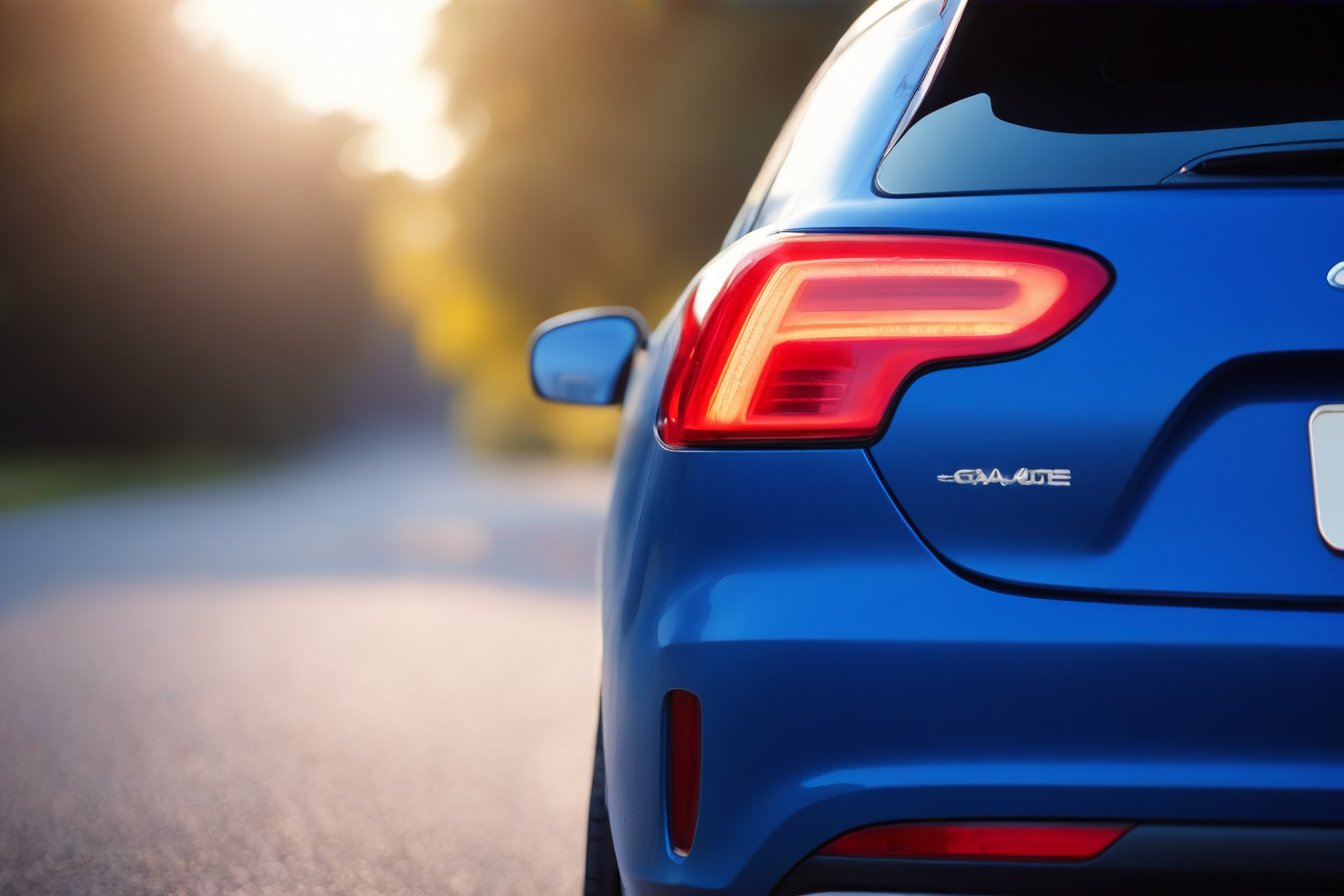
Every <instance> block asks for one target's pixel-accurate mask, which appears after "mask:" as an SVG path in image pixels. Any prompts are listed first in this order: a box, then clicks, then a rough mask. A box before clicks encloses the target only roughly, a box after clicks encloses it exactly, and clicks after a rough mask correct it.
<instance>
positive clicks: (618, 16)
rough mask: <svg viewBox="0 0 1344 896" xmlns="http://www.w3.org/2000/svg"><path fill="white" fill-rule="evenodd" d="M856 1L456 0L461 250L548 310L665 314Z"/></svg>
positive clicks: (450, 61)
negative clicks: (462, 147) (623, 308)
mask: <svg viewBox="0 0 1344 896" xmlns="http://www.w3.org/2000/svg"><path fill="white" fill-rule="evenodd" d="M858 9H859V5H858V4H855V3H843V2H832V3H823V4H810V5H803V4H796V3H792V4H751V5H744V4H740V3H736V4H735V3H726V2H679V3H665V4H647V3H646V4H638V5H637V4H631V3H628V2H619V0H454V2H452V3H451V4H449V5H448V7H447V8H446V9H445V11H444V13H443V17H442V27H441V31H442V34H443V40H442V45H441V47H440V50H439V52H438V54H437V56H436V60H437V62H438V64H440V65H441V66H442V67H443V69H444V71H445V72H446V74H447V77H448V80H449V83H450V85H452V91H453V102H452V107H451V109H450V113H451V118H452V120H453V121H454V122H455V123H456V124H457V125H458V126H459V127H460V128H461V129H462V130H463V131H464V133H466V134H467V135H468V136H469V137H474V138H475V140H474V142H473V144H472V150H471V152H470V154H469V155H468V156H467V158H466V161H465V162H464V164H463V165H462V167H461V169H460V170H459V172H458V173H457V175H456V176H455V177H454V178H453V181H452V184H451V186H450V188H449V190H448V192H447V196H446V199H447V202H448V204H449V207H450V209H451V210H452V212H453V214H454V217H455V220H456V223H457V230H456V241H457V243H458V247H457V249H458V251H459V253H461V254H463V255H464V256H465V257H466V258H468V259H469V260H470V261H471V262H472V263H473V264H474V265H475V266H477V267H478V269H479V270H480V271H482V272H483V273H484V275H485V277H486V278H487V279H488V281H489V282H490V283H492V284H493V285H494V287H495V288H496V289H497V290H498V292H499V294H500V296H501V297H503V298H506V299H508V300H511V301H514V302H518V303H521V304H522V305H523V306H524V307H526V308H528V309H529V310H531V311H533V313H535V314H536V315H537V316H538V317H540V316H544V315H546V314H550V313H553V312H556V311H560V310H564V309H566V308H568V307H571V306H572V305H574V304H575V303H577V302H588V303H599V302H600V303H615V304H633V305H637V306H641V307H642V308H643V309H645V310H647V311H651V312H654V313H656V314H659V315H661V314H662V313H663V312H665V311H666V308H667V305H668V303H669V298H670V297H671V296H675V294H676V293H677V292H679V291H680V289H681V287H682V286H684V285H685V283H686V281H687V280H688V279H689V278H690V276H691V275H692V274H693V273H694V272H695V271H696V270H697V269H698V268H699V267H700V265H702V264H703V263H704V262H706V261H707V260H709V258H710V257H711V256H712V255H713V254H714V253H715V251H716V250H717V247H718V245H719V243H720V242H721V241H722V239H723V236H724V233H725V232H726V231H727V229H728V225H729V224H730V223H731V221H732V219H733V216H734V214H735V213H736V211H737V208H738V206H739V205H740V204H741V202H742V199H743V197H744V196H745V195H746V191H747V189H748V187H749V186H750V184H751V181H752V179H753V177H754V176H755V174H756V171H757V170H758V169H759V167H760V165H761V162H762V160H763V159H764V157H765V154H766V151H767V150H768V148H769V145H770V143H771V142H772V141H773V140H774V137H775V135H776V133H777V132H778V130H779V128H780V126H781V124H782V123H783V120H784V118H785V117H786V115H787V113H788V111H789V109H790V108H791V107H792V105H793V104H794V102H795V101H796V99H797V97H798V95H799V94H800V93H801V92H802V89H803V87H804V86H805V85H806V83H807V81H808V80H809V79H810V78H811V76H812V74H813V73H814V72H815V70H816V68H817V67H818V65H819V64H820V63H821V61H822V59H824V58H825V56H826V54H827V53H828V52H829V51H830V49H831V47H832V46H833V45H834V43H835V41H836V40H837V39H838V37H839V36H840V34H841V33H842V32H843V30H844V28H845V27H846V26H847V25H848V24H849V22H850V21H851V20H852V19H853V18H854V16H855V15H856V14H857V11H858Z"/></svg>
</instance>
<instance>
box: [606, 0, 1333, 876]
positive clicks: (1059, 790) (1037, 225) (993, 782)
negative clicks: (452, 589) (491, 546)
mask: <svg viewBox="0 0 1344 896" xmlns="http://www.w3.org/2000/svg"><path fill="white" fill-rule="evenodd" d="M1341 40H1344V17H1342V14H1341V9H1340V6H1339V5H1338V4H1333V3H1310V2H1284V3H1267V2H1259V3H1256V2H1246V3H1229V4H1218V5H1215V4H1210V3H1202V2H1178V3H1167V4H1156V3H1151V2H1146V3H1145V2H1128V3H1123V2H1117V3H1077V2H1074V3H1071V2H1011V3H1010V2H1001V0H969V2H967V3H956V2H950V3H941V2H936V0H935V2H930V3H918V2H910V3H892V4H880V5H879V7H877V8H875V9H874V10H873V11H872V12H870V13H869V14H868V15H866V16H865V18H864V19H862V20H861V21H860V22H859V23H858V24H857V25H856V26H855V29H854V30H852V31H851V33H850V35H848V36H847V38H846V39H845V41H844V42H842V45H841V47H840V48H839V49H838V50H837V53H836V54H835V55H834V56H833V58H832V60H831V61H830V62H829V63H828V66H827V68H825V69H824V70H823V72H822V74H821V75H820V76H819V77H818V79H817V81H816V82H814V84H813V86H812V88H810V90H809V94H808V95H807V96H805V97H804V100H803V102H802V104H801V105H800V107H799V110H798V111H797V112H796V113H795V115H794V117H793V119H792V120H791V121H790V124H789V125H788V126H787V127H786V130H785V133H784V135H783V137H781V141H780V144H779V146H778V147H777V148H776V151H775V152H774V153H773V154H772V156H771V159H770V161H768V162H767V165H766V168H765V170H764V171H763V174H762V177H761V180H760V182H758V184H757V187H756V188H755V189H754V190H753V194H752V197H751V198H750V199H749V201H748V203H747V205H746V207H745V208H744V210H743V214H742V216H741V217H740V218H739V221H738V223H737V225H735V231H734V233H733V234H732V235H731V236H730V240H729V244H728V245H727V246H726V247H725V249H724V252H723V254H722V255H721V256H720V257H719V258H717V259H715V260H714V261H713V262H712V263H711V264H710V265H708V266H707V267H706V268H705V269H704V271H702V272H701V274H700V275H699V276H698V277H697V278H696V281H695V282H694V283H693V284H692V285H691V287H690V288H689V290H688V292H687V295H686V296H685V297H683V299H682V301H681V302H679V303H678V306H677V308H676V309H675V310H674V312H673V313H672V315H670V316H669V318H668V319H667V320H666V321H665V322H664V324H663V325H662V326H661V327H660V328H659V329H658V330H657V331H656V332H655V333H654V335H653V337H652V339H651V341H650V345H649V351H648V353H647V354H646V355H645V356H643V357H642V358H641V359H640V361H639V362H638V363H637V365H636V368H635V370H634V371H633V373H632V375H631V379H630V386H629V391H628V393H627V397H626V412H625V420H624V429H623V433H622V445H621V449H620V455H619V459H618V477H617V484H616V493H615V497H614V502H613V512H612V516H611V520H610V523H609V529H608V535H607V541H606V545H605V550H604V558H603V583H604V610H603V614H604V644H605V659H604V674H603V703H602V705H603V720H604V721H603V725H604V734H605V747H606V749H605V763H606V781H607V792H606V800H607V807H608V810H609V813H610V817H611V819H612V836H613V839H614V841H615V847H616V854H617V857H618V859H619V862H620V868H621V876H622V879H623V881H624V883H625V887H626V889H627V892H629V893H631V894H634V896H645V894H673V893H705V894H708V893H742V894H761V893H770V892H774V893H778V894H801V893H830V892H850V893H857V892H865V893H924V892H938V893H965V894H972V893H975V894H989V896H992V894H1009V893H1013V894H1018V893H1020V894H1030V893H1055V892H1072V893H1078V892H1086V893H1107V892H1114V893H1136V892H1145V893H1146V892H1182V893H1203V892H1207V893H1264V894H1269V893H1276V894H1307V893H1331V892H1340V891H1341V890H1344V616H1341V612H1340V611H1341V607H1342V606H1344V553H1342V552H1341V547H1342V546H1344V531H1341V529H1342V528H1344V425H1342V424H1341V422H1340V421H1344V288H1341V287H1344V276H1342V275H1339V274H1337V273H1336V271H1337V269H1336V265H1337V264H1338V263H1339V262H1341V261H1342V260H1344V176H1342V175H1344V54H1341V53H1339V51H1338V48H1339V46H1340V44H1341Z"/></svg>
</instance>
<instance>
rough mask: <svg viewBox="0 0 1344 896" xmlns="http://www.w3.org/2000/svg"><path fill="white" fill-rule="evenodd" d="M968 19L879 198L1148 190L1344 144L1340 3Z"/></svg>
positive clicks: (1038, 11)
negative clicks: (1192, 170) (1266, 151)
mask: <svg viewBox="0 0 1344 896" xmlns="http://www.w3.org/2000/svg"><path fill="white" fill-rule="evenodd" d="M968 3H969V5H968V7H967V9H966V12H965V14H964V16H963V18H962V21H961V23H960V25H959V27H958V29H957V31H956V34H955V35H954V36H953V38H952V43H951V45H950V47H949V49H948V52H947V56H946V59H945V60H944V63H943V66H942V68H941V69H940V70H939V72H938V74H937V77H936V78H935V79H934V82H933V84H932V85H931V87H930V88H929V91H928V93H927V95H926V96H925V97H924V100H923V102H922V103H921V105H920V108H919V110H918V113H917V115H916V116H915V118H914V119H913V121H912V123H911V125H910V126H909V127H908V128H907V129H906V131H905V133H904V134H903V135H901V137H900V139H898V140H897V142H896V143H895V145H894V146H893V147H892V149H891V151H890V152H889V153H888V155H887V157H886V158H885V159H884V160H883V162H882V165H881V168H880V170H879V172H878V177H877V183H878V186H879V188H880V189H882V190H883V191H884V192H886V193H890V194H896V195H904V194H912V193H964V192H985V191H1004V190H1034V189H1070V188H1087V187H1124V186H1150V185H1153V184H1156V183H1159V182H1161V181H1163V180H1164V179H1167V178H1168V177H1171V176H1173V175H1174V174H1176V173H1177V172H1178V171H1179V170H1180V169H1181V167H1182V166H1183V165H1185V164H1187V163H1193V162H1194V161H1195V160H1197V159H1198V158H1199V157H1201V156H1204V155H1206V154H1209V153H1217V152H1220V151H1223V150H1234V149H1238V148H1243V147H1258V146H1262V145H1273V144H1288V146H1286V147H1283V146H1275V147H1274V149H1275V150H1276V153H1275V154H1272V155H1268V156H1266V159H1278V158H1280V157H1282V156H1283V155H1284V151H1285V150H1286V151H1287V152H1288V153H1289V154H1290V155H1291V152H1292V151H1293V149H1294V147H1293V146H1292V144H1296V143H1302V144H1307V143H1310V144H1311V146H1310V150H1311V151H1312V152H1315V153H1317V154H1320V153H1321V152H1323V151H1324V152H1327V153H1328V152H1330V151H1331V145H1330V144H1329V141H1337V140H1338V141H1344V3H1339V2H1300V0H1299V2H1294V0H1259V2H1238V0H1225V2H1220V3H1214V2H1191V0H1185V2H1165V3H1153V2H1148V3H1134V2H1129V3H1125V2H1106V0H1092V2H1046V0H968ZM1322 141H1325V145H1324V146H1323V145H1322ZM1341 147H1342V148H1344V143H1341ZM1303 149H1304V150H1305V149H1307V147H1306V146H1304V147H1303ZM1257 164H1258V165H1259V169H1258V170H1263V169H1265V168H1266V166H1267V165H1271V164H1272V163H1271V162H1269V161H1263V160H1262V161H1261V162H1258V163H1257ZM1252 167H1254V166H1252ZM1318 167H1319V166H1318ZM1283 170H1285V171H1290V170H1291V171H1295V172H1297V173H1300V172H1301V171H1302V170H1303V169H1302V167H1301V165H1298V166H1297V167H1296V168H1293V166H1292V163H1291V160H1289V162H1287V163H1285V167H1284V168H1283ZM1325 170H1327V171H1329V170H1330V169H1329V166H1326V169H1325ZM1269 173H1270V174H1272V173H1273V172H1272V171H1271V172H1269Z"/></svg>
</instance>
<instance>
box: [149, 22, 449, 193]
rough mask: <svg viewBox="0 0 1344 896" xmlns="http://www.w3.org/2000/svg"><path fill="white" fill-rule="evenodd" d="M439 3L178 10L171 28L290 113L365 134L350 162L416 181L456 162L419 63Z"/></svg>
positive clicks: (439, 93)
mask: <svg viewBox="0 0 1344 896" xmlns="http://www.w3.org/2000/svg"><path fill="white" fill-rule="evenodd" d="M446 2H448V0H181V3H180V5H179V6H178V8H177V13H176V19H177V25H178V27H179V28H180V29H181V31H182V32H183V33H184V34H186V35H187V36H188V37H190V38H191V39H193V40H195V41H198V42H200V43H202V44H206V45H217V46H219V47H221V48H222V49H223V50H224V52H225V53H226V54H227V55H228V56H229V57H230V58H231V59H232V60H233V61H234V62H235V63H237V64H238V65H240V66H242V67H245V68H249V69H252V70H254V71H257V72H260V73H261V74H262V75H264V76H265V77H268V78H270V79H271V80H272V81H274V82H275V83H277V84H278V85H279V86H280V87H281V88H282V89H283V90H284V91H285V93H286V94H288V95H289V97H290V98H291V99H292V100H293V101H294V102H295V103H297V104H298V105H299V106H301V107H303V108H305V109H308V110H311V111H313V112H317V113H327V112H346V113H349V114H350V115H352V116H354V117H356V118H358V119H360V120H361V121H364V122H367V123H368V124H369V125H370V126H371V130H370V134H369V136H368V137H367V138H366V139H365V140H363V141H362V142H361V143H360V145H359V146H357V147H355V149H354V152H355V156H354V161H355V163H356V164H357V165H358V166H359V167H361V168H364V169H366V170H369V171H374V172H385V171H401V172H404V173H405V174H407V175H409V176H411V177H414V178H416V179H419V180H437V179H438V178H441V177H443V176H444V175H446V174H447V173H448V172H449V171H450V170H451V169H452V167H453V165H454V164H455V163H456V161H457V158H458V155H459V154H460V152H461V146H460V142H459V140H458V138H457V136H456V135H455V134H454V133H453V132H452V131H451V130H450V129H449V128H447V127H446V126H444V124H443V122H442V120H441V116H442V113H443V106H444V99H445V96H446V89H447V88H446V86H445V84H444V82H443V79H442V78H441V77H439V76H438V75H437V74H435V73H433V72H431V71H429V70H427V69H425V68H424V67H423V66H422V61H423V60H424V58H425V54H426V52H427V51H428V50H429V46H430V42H431V41H432V40H433V37H434V18H435V15H436V14H437V13H438V11H439V9H440V8H441V7H442V6H443V5H444V4H445V3H446Z"/></svg>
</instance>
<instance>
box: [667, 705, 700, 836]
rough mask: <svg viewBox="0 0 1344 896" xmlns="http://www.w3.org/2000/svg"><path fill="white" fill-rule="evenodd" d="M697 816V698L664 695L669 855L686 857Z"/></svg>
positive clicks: (698, 737) (698, 711)
mask: <svg viewBox="0 0 1344 896" xmlns="http://www.w3.org/2000/svg"><path fill="white" fill-rule="evenodd" d="M699 815H700V698H699V697H696V696H695V695H694V694H692V693H691V692H690V691H681V690H676V691H668V693H667V834H668V840H670V841H671V843H672V851H673V852H675V853H676V854H677V855H679V856H684V855H687V854H689V853H690V851H691V844H692V843H693V842H694V841H695V823H696V819H697V818H698V817H699Z"/></svg>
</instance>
